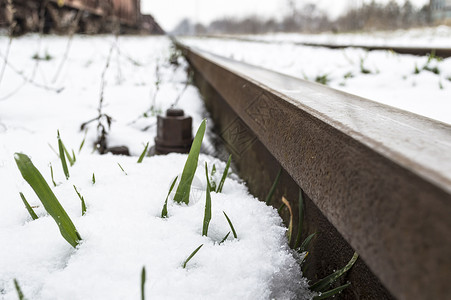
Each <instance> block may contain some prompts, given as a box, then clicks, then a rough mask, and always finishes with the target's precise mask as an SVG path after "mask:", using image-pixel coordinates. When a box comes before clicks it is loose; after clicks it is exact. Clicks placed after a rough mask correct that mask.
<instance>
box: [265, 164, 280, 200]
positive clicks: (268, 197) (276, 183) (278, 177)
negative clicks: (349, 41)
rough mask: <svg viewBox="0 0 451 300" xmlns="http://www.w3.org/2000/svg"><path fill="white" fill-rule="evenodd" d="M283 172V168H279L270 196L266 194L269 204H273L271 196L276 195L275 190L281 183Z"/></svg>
mask: <svg viewBox="0 0 451 300" xmlns="http://www.w3.org/2000/svg"><path fill="white" fill-rule="evenodd" d="M281 174H282V168H280V169H279V172H278V173H277V176H276V179H275V180H274V182H273V184H272V186H271V189H270V190H269V193H268V196H266V199H265V202H266V204H267V205H269V204H271V198H272V196H273V195H274V192H275V191H276V187H277V185H278V184H279V180H280V175H281Z"/></svg>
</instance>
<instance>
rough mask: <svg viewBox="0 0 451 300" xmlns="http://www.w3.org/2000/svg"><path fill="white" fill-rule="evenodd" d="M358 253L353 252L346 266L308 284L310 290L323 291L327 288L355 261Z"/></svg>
mask: <svg viewBox="0 0 451 300" xmlns="http://www.w3.org/2000/svg"><path fill="white" fill-rule="evenodd" d="M358 257H359V255H358V254H357V253H354V255H353V256H352V258H351V260H350V261H349V262H348V264H347V265H346V266H344V267H343V268H342V269H340V270H338V271H336V272H334V273H332V274H330V275H329V276H326V277H324V278H323V279H321V280H318V282H316V283H315V284H313V285H312V286H310V290H312V291H314V292H324V291H325V290H326V289H327V288H329V287H330V286H331V285H332V284H333V283H334V282H335V281H336V280H337V279H338V278H339V277H340V276H342V275H343V274H344V273H346V272H347V271H348V270H349V269H350V268H351V267H352V266H353V265H354V263H355V262H356V260H357V258H358Z"/></svg>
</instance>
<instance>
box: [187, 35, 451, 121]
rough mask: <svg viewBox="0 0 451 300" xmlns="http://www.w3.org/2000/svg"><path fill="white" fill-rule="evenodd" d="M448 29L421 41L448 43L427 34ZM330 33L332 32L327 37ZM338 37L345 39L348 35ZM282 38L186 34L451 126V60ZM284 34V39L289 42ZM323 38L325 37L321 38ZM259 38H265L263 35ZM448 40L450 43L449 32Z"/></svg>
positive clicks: (364, 39)
mask: <svg viewBox="0 0 451 300" xmlns="http://www.w3.org/2000/svg"><path fill="white" fill-rule="evenodd" d="M418 31H419V29H418V30H413V31H412V32H410V33H409V34H407V36H415V35H416V34H418V33H417V32H418ZM444 31H446V32H449V31H451V30H450V29H449V28H448V27H438V28H436V30H435V31H433V30H432V29H424V30H423V31H422V32H423V34H424V37H423V39H422V40H421V41H419V42H418V43H419V44H421V45H423V46H425V45H427V46H430V45H434V42H431V41H430V40H433V37H434V38H436V40H438V41H442V42H444V40H445V39H444V38H443V39H442V36H441V35H440V34H436V35H432V37H429V36H427V34H428V33H430V32H439V33H441V32H444ZM418 35H420V34H418ZM445 35H446V34H445ZM328 36H331V35H324V37H328ZM335 36H336V39H337V40H342V41H346V38H347V37H348V35H343V36H342V35H335ZM402 36H403V35H401V34H393V37H392V39H391V40H390V42H393V43H395V42H397V41H399V42H400V43H401V44H403V42H402V39H401V37H402ZM276 37H277V36H274V35H269V36H267V37H265V40H267V41H275V42H274V43H260V42H252V41H238V40H231V39H221V38H209V39H205V38H183V39H182V41H183V42H184V43H186V44H188V45H189V46H192V47H198V48H200V49H203V50H206V51H209V52H213V53H215V54H219V55H222V56H225V57H229V58H233V59H235V60H238V61H243V62H246V63H249V64H253V65H257V66H260V67H263V68H267V69H271V70H274V71H277V72H281V73H284V74H288V75H291V76H294V77H298V78H304V79H308V80H312V81H315V79H316V78H317V77H322V76H325V77H326V78H327V81H328V83H327V84H328V85H329V86H330V87H332V88H335V89H338V90H342V91H345V92H348V93H351V94H355V95H358V96H361V97H364V98H367V99H370V100H374V101H377V102H380V103H384V104H387V105H390V106H394V107H397V108H400V109H403V110H407V111H410V112H413V113H416V114H420V115H423V116H426V117H429V118H432V119H435V120H438V121H441V122H445V123H448V124H451V98H450V90H451V58H447V59H444V60H440V61H439V60H436V59H433V60H432V61H430V62H429V63H428V57H426V56H423V57H421V56H413V55H401V54H396V53H393V52H390V51H370V52H368V51H365V50H363V49H358V48H346V49H339V50H333V49H327V48H317V47H308V46H302V45H295V44H293V43H288V42H282V43H280V42H276V41H278V39H277V38H276ZM283 37H284V36H283V35H282V37H281V38H280V39H282V40H283ZM295 37H298V38H299V39H303V38H304V36H303V35H293V36H291V39H290V40H294V39H295ZM322 37H323V36H322V35H320V36H319V38H318V39H320V38H321V39H322ZM255 38H258V39H262V37H261V36H258V37H255ZM324 39H325V40H327V39H326V38H324ZM372 40H373V36H372V35H369V36H364V35H359V36H357V35H356V36H355V41H356V43H358V44H364V43H369V42H370V41H372ZM407 40H408V38H407ZM411 40H412V39H411ZM309 41H311V40H309ZM317 42H323V41H320V40H317ZM442 42H440V43H442ZM447 43H448V47H450V46H451V45H449V34H448V36H447ZM437 44H439V42H437ZM426 65H428V67H429V68H431V69H432V68H434V67H437V68H438V69H439V74H434V73H432V72H430V71H427V70H423V67H424V66H426ZM416 68H417V69H419V71H420V72H419V73H418V74H415V69H416ZM364 71H365V72H367V74H364Z"/></svg>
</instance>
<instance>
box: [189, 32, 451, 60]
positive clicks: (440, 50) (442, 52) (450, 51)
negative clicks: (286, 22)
mask: <svg viewBox="0 0 451 300" xmlns="http://www.w3.org/2000/svg"><path fill="white" fill-rule="evenodd" d="M196 37H205V38H218V39H228V40H236V41H242V42H255V43H263V44H292V45H297V46H308V47H322V48H329V49H345V48H361V49H365V50H368V51H375V50H386V51H393V52H396V53H399V54H412V55H417V56H424V55H429V54H431V53H433V54H434V55H436V56H438V57H441V58H448V57H451V48H446V47H407V46H394V45H379V46H377V45H364V44H337V43H314V42H296V41H267V40H259V39H251V38H247V37H243V36H231V35H205V36H196Z"/></svg>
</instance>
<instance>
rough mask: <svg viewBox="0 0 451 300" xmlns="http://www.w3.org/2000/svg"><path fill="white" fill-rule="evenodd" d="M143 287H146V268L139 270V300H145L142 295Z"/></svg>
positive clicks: (143, 294)
mask: <svg viewBox="0 0 451 300" xmlns="http://www.w3.org/2000/svg"><path fill="white" fill-rule="evenodd" d="M145 285H146V267H143V268H142V270H141V300H144V299H146V297H145V293H144V290H145V289H144V288H145Z"/></svg>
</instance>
